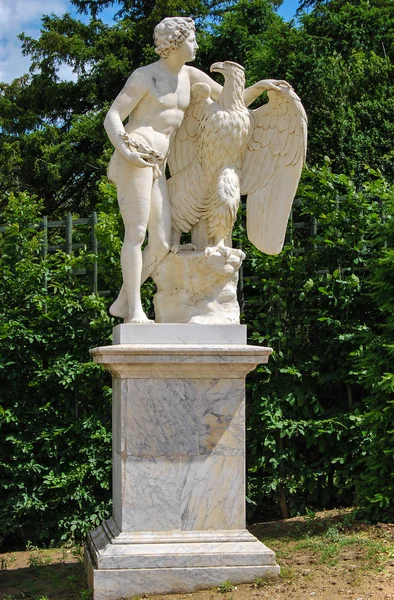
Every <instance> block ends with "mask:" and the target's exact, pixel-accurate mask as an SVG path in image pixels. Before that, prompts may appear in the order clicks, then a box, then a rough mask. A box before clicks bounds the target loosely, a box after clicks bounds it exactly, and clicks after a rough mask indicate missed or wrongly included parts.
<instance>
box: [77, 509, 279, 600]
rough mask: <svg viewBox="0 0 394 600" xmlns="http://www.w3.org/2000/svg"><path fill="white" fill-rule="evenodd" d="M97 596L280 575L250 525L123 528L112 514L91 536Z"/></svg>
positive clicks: (114, 599)
mask: <svg viewBox="0 0 394 600" xmlns="http://www.w3.org/2000/svg"><path fill="white" fill-rule="evenodd" d="M85 560H86V569H87V573H88V580H89V586H90V587H91V588H92V589H93V592H94V599H95V600H119V598H127V597H129V596H136V595H141V594H165V593H176V592H182V593H183V592H192V591H196V590H198V589H203V588H210V587H213V586H218V585H220V583H222V582H223V581H225V580H226V579H231V581H232V582H233V583H243V582H251V581H254V580H255V579H256V578H257V577H268V576H271V577H273V576H276V575H278V574H279V567H278V565H277V564H276V561H275V554H274V553H273V552H272V550H270V549H269V548H267V547H266V546H264V544H262V543H261V542H259V541H258V540H257V538H255V537H254V536H253V535H251V534H250V533H249V532H248V531H246V530H233V531H193V532H179V531H174V532H147V533H130V534H126V533H119V531H118V529H117V527H116V525H115V523H114V521H113V520H112V519H109V520H108V521H107V522H106V523H103V525H101V526H100V527H98V528H97V529H96V530H95V531H93V532H92V533H91V534H90V535H89V536H88V548H87V551H86V556H85Z"/></svg>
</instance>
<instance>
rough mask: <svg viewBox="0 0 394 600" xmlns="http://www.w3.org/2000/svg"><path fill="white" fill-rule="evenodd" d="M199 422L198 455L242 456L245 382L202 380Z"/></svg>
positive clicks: (200, 384) (243, 447)
mask: <svg viewBox="0 0 394 600" xmlns="http://www.w3.org/2000/svg"><path fill="white" fill-rule="evenodd" d="M198 421H199V453H200V454H211V453H214V454H224V455H226V456H231V455H244V453H245V384H244V381H243V380H242V379H238V380H234V379H208V380H204V379H201V380H200V381H199V417H198Z"/></svg>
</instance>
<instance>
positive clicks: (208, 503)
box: [181, 455, 245, 531]
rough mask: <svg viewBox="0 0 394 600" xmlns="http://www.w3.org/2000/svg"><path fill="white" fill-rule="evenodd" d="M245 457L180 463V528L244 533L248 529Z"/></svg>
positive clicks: (212, 457) (195, 458)
mask: <svg viewBox="0 0 394 600" xmlns="http://www.w3.org/2000/svg"><path fill="white" fill-rule="evenodd" d="M244 469H245V467H244V457H243V456H216V455H208V456H197V457H191V458H188V459H184V458H182V459H181V528H182V529H183V530H187V531H191V530H194V529H196V530H204V529H242V528H243V527H244V526H245V474H244Z"/></svg>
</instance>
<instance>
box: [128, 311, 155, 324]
mask: <svg viewBox="0 0 394 600" xmlns="http://www.w3.org/2000/svg"><path fill="white" fill-rule="evenodd" d="M124 322H125V323H154V321H152V320H151V319H148V317H147V316H146V314H145V313H144V311H143V310H142V309H141V310H136V311H134V312H133V314H132V315H128V316H127V318H125V320H124Z"/></svg>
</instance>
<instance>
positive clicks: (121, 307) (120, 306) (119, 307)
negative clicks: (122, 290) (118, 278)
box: [109, 296, 128, 319]
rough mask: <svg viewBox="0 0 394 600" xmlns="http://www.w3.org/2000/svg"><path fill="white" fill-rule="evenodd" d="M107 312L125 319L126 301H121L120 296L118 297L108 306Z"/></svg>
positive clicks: (126, 312) (126, 313)
mask: <svg viewBox="0 0 394 600" xmlns="http://www.w3.org/2000/svg"><path fill="white" fill-rule="evenodd" d="M109 313H110V314H111V315H112V316H113V317H119V318H120V319H127V315H128V306H127V302H123V301H122V299H121V297H120V296H118V298H117V299H116V300H115V302H113V303H112V304H111V306H110V307H109Z"/></svg>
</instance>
